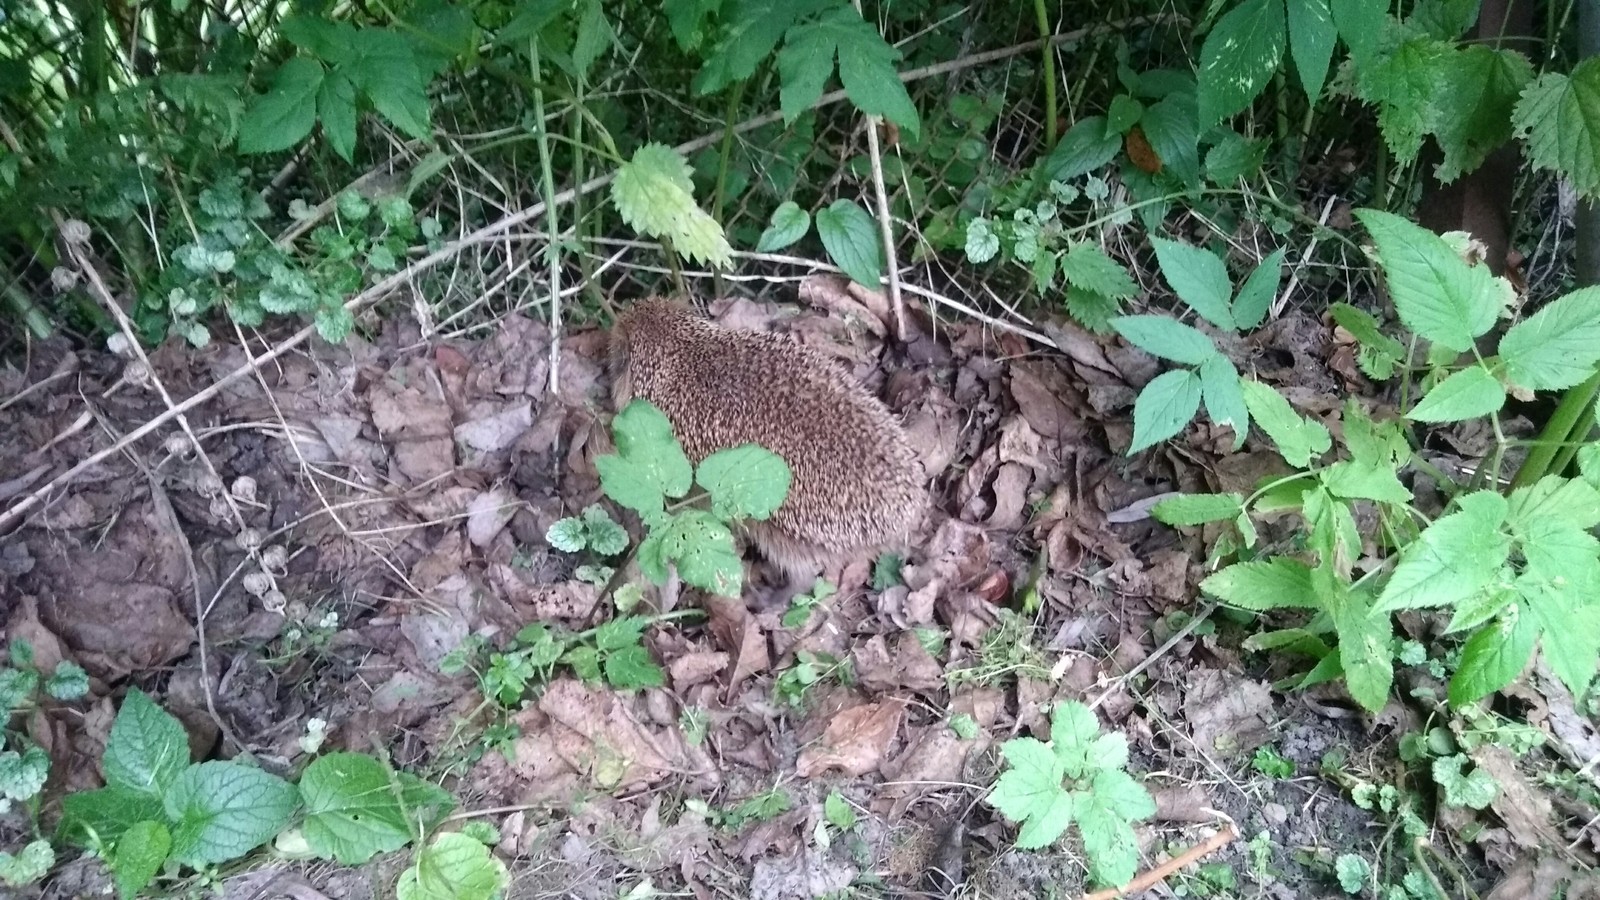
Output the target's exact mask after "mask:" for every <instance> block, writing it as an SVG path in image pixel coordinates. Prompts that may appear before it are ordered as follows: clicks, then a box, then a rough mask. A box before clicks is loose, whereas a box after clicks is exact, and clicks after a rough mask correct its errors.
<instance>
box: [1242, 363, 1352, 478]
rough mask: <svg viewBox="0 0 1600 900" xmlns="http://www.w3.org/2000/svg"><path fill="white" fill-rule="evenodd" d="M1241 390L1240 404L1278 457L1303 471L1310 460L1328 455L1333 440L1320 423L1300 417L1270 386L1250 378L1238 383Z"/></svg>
mask: <svg viewBox="0 0 1600 900" xmlns="http://www.w3.org/2000/svg"><path fill="white" fill-rule="evenodd" d="M1239 386H1240V389H1241V390H1243V391H1244V405H1245V408H1246V409H1248V410H1249V411H1250V418H1251V420H1252V421H1254V422H1255V424H1256V426H1257V427H1259V428H1260V429H1261V430H1262V431H1264V432H1266V434H1267V437H1269V438H1271V439H1272V443H1273V446H1275V447H1277V449H1278V455H1280V456H1282V457H1283V459H1284V461H1285V462H1287V463H1288V464H1289V465H1291V466H1294V467H1295V468H1297V469H1303V468H1306V467H1307V466H1309V465H1310V464H1311V460H1312V459H1315V458H1316V457H1319V456H1321V455H1322V454H1324V453H1326V452H1328V450H1329V448H1331V447H1332V446H1333V437H1332V436H1331V435H1330V434H1329V433H1328V429H1327V427H1326V426H1324V425H1323V424H1322V423H1321V422H1317V421H1313V420H1310V419H1304V418H1301V416H1300V415H1299V414H1298V413H1296V412H1295V411H1294V407H1292V406H1290V405H1289V401H1287V400H1285V399H1283V395H1282V394H1280V393H1278V392H1277V390H1275V389H1273V388H1272V387H1270V386H1268V385H1265V384H1262V383H1261V382H1259V381H1255V380H1254V379H1245V380H1243V381H1241V382H1240V385H1239Z"/></svg>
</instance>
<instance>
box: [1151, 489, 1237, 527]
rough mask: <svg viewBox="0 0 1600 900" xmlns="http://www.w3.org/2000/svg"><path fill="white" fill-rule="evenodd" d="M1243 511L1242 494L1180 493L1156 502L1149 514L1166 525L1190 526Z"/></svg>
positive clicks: (1235, 514)
mask: <svg viewBox="0 0 1600 900" xmlns="http://www.w3.org/2000/svg"><path fill="white" fill-rule="evenodd" d="M1242 512H1244V496H1243V495H1241V494H1238V493H1227V494H1180V495H1178V496H1176V497H1168V498H1167V499H1165V500H1163V501H1161V502H1160V503H1157V504H1156V505H1155V506H1154V507H1153V508H1152V509H1151V510H1150V515H1151V516H1153V517H1155V520H1156V521H1157V522H1161V523H1163V524H1166V525H1177V526H1191V525H1204V524H1205V523H1207V522H1220V521H1222V520H1224V519H1231V518H1233V517H1234V516H1237V515H1239V514H1240V513H1242Z"/></svg>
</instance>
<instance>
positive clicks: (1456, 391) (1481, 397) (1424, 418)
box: [1406, 366, 1506, 422]
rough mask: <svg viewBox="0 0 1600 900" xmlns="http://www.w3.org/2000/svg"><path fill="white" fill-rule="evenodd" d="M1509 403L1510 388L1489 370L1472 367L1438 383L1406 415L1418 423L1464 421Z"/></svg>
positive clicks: (1496, 410) (1492, 411) (1498, 409)
mask: <svg viewBox="0 0 1600 900" xmlns="http://www.w3.org/2000/svg"><path fill="white" fill-rule="evenodd" d="M1505 405H1506V389H1505V388H1504V387H1502V386H1501V385H1500V382H1499V381H1498V380H1496V379H1495V377H1494V376H1493V375H1491V374H1489V370H1488V369H1485V368H1483V367H1482V366H1472V367H1471V368H1467V369H1462V370H1461V371H1459V372H1456V373H1454V374H1453V375H1451V376H1450V377H1448V378H1446V379H1445V380H1443V381H1441V382H1439V383H1438V384H1436V385H1434V386H1433V390H1431V391H1428V395H1427V396H1426V397H1423V398H1422V402H1420V403H1418V404H1417V405H1416V406H1415V407H1413V408H1412V410H1411V412H1410V413H1409V414H1408V415H1407V416H1406V418H1408V419H1412V420H1414V421H1417V422H1460V421H1461V420H1463V419H1476V418H1477V417H1479V416H1487V415H1489V414H1490V413H1494V412H1499V411H1500V408H1501V407H1502V406H1505Z"/></svg>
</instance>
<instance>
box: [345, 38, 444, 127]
mask: <svg viewBox="0 0 1600 900" xmlns="http://www.w3.org/2000/svg"><path fill="white" fill-rule="evenodd" d="M350 52H351V57H350V59H349V61H348V62H347V63H346V64H345V65H344V66H342V67H341V68H342V69H343V71H344V72H345V74H347V75H349V76H350V80H351V81H353V82H355V85H356V87H357V88H358V89H360V91H361V92H362V93H363V94H365V95H366V96H367V98H368V99H370V100H371V101H372V105H373V107H375V108H376V109H377V110H378V113H379V114H380V115H382V116H383V117H384V118H385V119H388V120H389V121H390V122H392V123H393V124H394V126H395V127H396V128H399V129H400V130H401V131H403V132H405V133H406V134H408V135H410V136H411V137H414V138H416V139H417V140H420V141H425V140H428V139H430V138H431V137H432V136H433V126H432V124H431V123H430V117H429V109H428V92H427V85H426V84H425V83H424V82H423V80H422V70H421V69H419V68H417V55H416V51H415V50H413V49H412V47H411V45H410V43H408V42H407V41H406V39H405V38H404V37H403V36H402V35H401V34H400V33H399V32H398V31H394V30H392V29H389V28H359V29H356V31H355V35H354V38H353V41H352V44H351V47H350Z"/></svg>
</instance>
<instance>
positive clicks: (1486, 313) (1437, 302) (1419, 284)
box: [1356, 209, 1510, 353]
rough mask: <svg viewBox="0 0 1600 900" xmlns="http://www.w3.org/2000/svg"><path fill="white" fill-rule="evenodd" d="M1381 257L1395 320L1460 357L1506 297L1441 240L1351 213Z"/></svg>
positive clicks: (1401, 222) (1385, 218)
mask: <svg viewBox="0 0 1600 900" xmlns="http://www.w3.org/2000/svg"><path fill="white" fill-rule="evenodd" d="M1356 218H1358V219H1360V220H1361V224H1362V225H1365V226H1366V228H1367V231H1368V233H1370V234H1371V235H1372V239H1373V241H1374V242H1375V243H1376V244H1377V246H1378V252H1379V253H1380V254H1381V255H1382V262H1383V271H1384V276H1385V278H1386V280H1387V281H1388V283H1389V292H1390V294H1391V295H1393V297H1394V305H1395V309H1396V311H1398V312H1399V314H1400V321H1402V322H1404V323H1405V325H1406V327H1407V328H1410V329H1411V330H1412V331H1414V332H1416V333H1417V334H1418V335H1419V336H1420V337H1422V338H1424V339H1426V340H1429V341H1432V342H1433V343H1435V344H1439V345H1440V346H1443V347H1446V348H1448V349H1450V350H1454V351H1456V352H1457V353H1465V352H1467V351H1468V350H1469V349H1471V348H1472V342H1473V340H1474V339H1475V338H1477V337H1478V336H1479V335H1481V334H1483V333H1484V332H1486V331H1488V330H1489V329H1490V328H1491V327H1492V326H1493V325H1494V320H1495V317H1496V316H1498V315H1499V314H1500V311H1501V310H1502V309H1504V308H1505V304H1506V301H1507V300H1509V299H1510V294H1509V289H1510V286H1509V285H1507V284H1505V282H1503V281H1501V280H1499V279H1496V278H1495V277H1494V276H1493V275H1491V274H1490V273H1489V268H1488V266H1473V267H1469V266H1468V265H1467V264H1466V263H1465V262H1463V261H1462V259H1461V257H1460V256H1458V255H1457V254H1456V252H1455V251H1454V250H1452V249H1451V248H1450V245H1449V244H1446V243H1445V242H1444V239H1443V238H1441V237H1439V236H1438V235H1436V234H1434V233H1433V232H1431V231H1429V230H1427V229H1426V228H1423V227H1422V226H1421V225H1415V224H1413V223H1411V222H1408V221H1406V220H1405V219H1402V218H1400V217H1399V216H1397V215H1394V214H1392V213H1386V212H1382V211H1381V210H1376V209H1360V210H1356Z"/></svg>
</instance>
